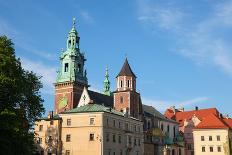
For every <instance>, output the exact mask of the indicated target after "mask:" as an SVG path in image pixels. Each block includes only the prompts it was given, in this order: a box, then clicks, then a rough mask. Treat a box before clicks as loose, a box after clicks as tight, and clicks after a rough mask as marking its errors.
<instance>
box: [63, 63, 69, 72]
mask: <svg viewBox="0 0 232 155" xmlns="http://www.w3.org/2000/svg"><path fill="white" fill-rule="evenodd" d="M64 72H68V63H65V64H64Z"/></svg>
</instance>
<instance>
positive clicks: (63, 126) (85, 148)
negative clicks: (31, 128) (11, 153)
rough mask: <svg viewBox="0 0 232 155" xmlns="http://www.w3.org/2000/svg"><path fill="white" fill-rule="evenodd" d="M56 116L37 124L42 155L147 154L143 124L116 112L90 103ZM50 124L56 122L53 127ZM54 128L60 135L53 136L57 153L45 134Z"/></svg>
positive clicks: (51, 138)
mask: <svg viewBox="0 0 232 155" xmlns="http://www.w3.org/2000/svg"><path fill="white" fill-rule="evenodd" d="M56 117H57V118H59V119H56V120H52V119H48V118H46V119H43V120H40V121H38V122H37V123H36V126H35V133H36V134H37V135H38V136H37V141H39V143H37V148H38V151H39V153H40V154H64V155H141V154H143V152H144V150H143V148H144V146H143V123H142V122H141V121H140V120H137V119H135V118H131V117H128V116H126V115H125V114H123V113H121V112H118V111H116V110H114V109H111V108H108V107H105V106H102V105H97V104H88V105H84V106H82V107H78V108H75V109H72V110H70V111H67V112H65V113H61V114H59V115H58V116H56ZM51 121H53V122H54V123H55V122H56V123H55V124H53V125H51V123H50V122H51ZM41 126H43V127H42V128H43V129H42V130H41ZM51 127H53V128H54V130H55V131H57V133H58V134H57V135H56V134H55V135H56V136H53V137H52V136H51V137H50V141H54V142H52V143H55V142H56V143H57V144H56V148H57V149H56V150H54V149H53V147H51V145H50V144H49V143H48V142H47V141H48V138H49V136H48V137H46V133H47V132H48V131H47V130H48V129H49V128H51ZM49 147H50V148H49Z"/></svg>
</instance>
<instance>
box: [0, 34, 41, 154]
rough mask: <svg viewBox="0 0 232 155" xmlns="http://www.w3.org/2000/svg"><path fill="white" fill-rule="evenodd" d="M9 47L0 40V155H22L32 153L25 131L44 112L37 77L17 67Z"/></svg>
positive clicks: (6, 42)
mask: <svg viewBox="0 0 232 155" xmlns="http://www.w3.org/2000/svg"><path fill="white" fill-rule="evenodd" d="M13 46H14V45H13V43H12V41H11V40H10V39H8V38H7V37H6V36H0V154H19V155H20V154H23V155H24V154H25V155H26V154H32V152H33V134H31V133H30V132H29V131H30V129H31V128H32V127H33V124H34V121H35V120H36V118H38V117H41V115H42V113H43V112H44V108H43V104H42V103H43V99H42V98H41V95H40V91H39V90H40V88H42V83H41V82H40V78H41V77H38V76H37V75H36V74H35V73H33V72H29V71H26V70H24V69H23V68H22V67H21V63H20V59H17V58H16V56H15V52H14V47H13ZM2 151H3V152H2Z"/></svg>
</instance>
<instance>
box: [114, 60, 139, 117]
mask: <svg viewBox="0 0 232 155" xmlns="http://www.w3.org/2000/svg"><path fill="white" fill-rule="evenodd" d="M116 82H117V90H116V91H115V92H114V108H115V109H116V110H119V111H122V112H128V114H129V115H130V116H132V117H135V118H138V119H142V102H141V97H140V94H139V93H138V92H136V76H135V74H134V73H133V71H132V70H131V67H130V65H129V63H128V60H127V59H126V60H125V62H124V65H123V67H122V69H121V71H120V72H119V74H118V76H117V77H116Z"/></svg>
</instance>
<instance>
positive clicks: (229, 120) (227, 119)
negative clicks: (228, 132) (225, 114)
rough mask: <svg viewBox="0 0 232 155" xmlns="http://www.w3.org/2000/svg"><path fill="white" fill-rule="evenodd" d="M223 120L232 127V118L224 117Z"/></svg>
mask: <svg viewBox="0 0 232 155" xmlns="http://www.w3.org/2000/svg"><path fill="white" fill-rule="evenodd" d="M223 121H224V122H225V123H226V124H227V125H228V126H229V127H230V128H232V119H231V118H223Z"/></svg>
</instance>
